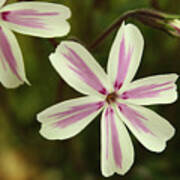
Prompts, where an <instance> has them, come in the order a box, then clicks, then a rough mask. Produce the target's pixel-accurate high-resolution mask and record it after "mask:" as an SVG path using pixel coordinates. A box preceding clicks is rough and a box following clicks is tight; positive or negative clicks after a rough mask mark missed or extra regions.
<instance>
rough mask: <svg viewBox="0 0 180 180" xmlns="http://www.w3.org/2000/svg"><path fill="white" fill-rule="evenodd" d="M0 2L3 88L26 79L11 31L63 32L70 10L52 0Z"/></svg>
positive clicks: (34, 33) (43, 34)
mask: <svg viewBox="0 0 180 180" xmlns="http://www.w3.org/2000/svg"><path fill="white" fill-rule="evenodd" d="M5 2H6V0H1V2H0V60H1V61H0V82H1V83H2V84H3V85H4V86H5V87H7V88H15V87H17V86H19V85H21V84H23V83H24V82H26V83H28V80H27V78H26V75H25V70H24V63H23V58H22V53H21V50H20V47H19V44H18V42H17V40H16V37H15V36H14V34H13V32H12V31H15V32H18V33H22V34H27V35H32V36H38V37H44V38H45V37H46V38H50V37H56V36H64V35H66V34H67V33H68V32H69V30H70V26H69V24H68V22H67V21H66V19H68V18H69V17H70V10H69V9H68V8H67V7H65V6H63V5H58V4H53V3H43V2H18V3H13V4H8V5H6V6H4V7H2V6H3V4H4V3H5Z"/></svg>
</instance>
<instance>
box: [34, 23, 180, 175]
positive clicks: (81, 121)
mask: <svg viewBox="0 0 180 180" xmlns="http://www.w3.org/2000/svg"><path fill="white" fill-rule="evenodd" d="M143 48H144V40H143V37H142V35H141V32H140V31H139V29H138V28H137V27H136V26H135V25H132V24H127V25H125V24H124V23H123V24H122V26H121V28H120V30H119V31H118V33H117V36H116V38H115V41H114V43H113V45H112V48H111V51H110V55H109V60H108V65H107V74H106V73H105V72H104V70H103V69H102V68H101V67H100V65H99V64H98V63H97V62H96V61H95V59H94V58H93V57H92V56H91V54H90V53H89V52H88V51H87V50H86V49H85V48H84V47H83V46H81V45H80V44H79V43H76V42H72V41H64V42H62V43H61V44H60V45H59V46H58V47H57V49H56V52H55V53H53V54H51V55H50V61H51V63H52V65H53V66H54V68H55V69H56V70H57V72H58V73H59V74H60V75H61V77H62V78H63V79H64V80H65V81H66V82H67V83H68V84H69V85H70V86H71V87H73V88H74V89H76V90H77V91H79V92H80V93H82V94H85V95H86V96H85V97H80V98H76V99H72V100H68V101H65V102H62V103H59V104H56V105H54V106H52V107H50V108H48V109H46V110H44V111H43V112H41V113H39V114H38V116H37V119H38V120H39V121H40V122H41V123H42V127H41V130H40V134H41V135H42V136H43V137H45V138H47V139H50V140H55V139H60V140H63V139H67V138H71V137H73V136H75V135H76V134H77V133H79V132H80V131H82V130H83V129H84V128H85V127H86V126H87V125H88V124H89V123H90V122H92V120H93V119H94V118H95V117H96V116H97V115H98V114H99V113H100V112H101V111H103V113H102V118H101V171H102V174H103V175H104V176H106V177H108V176H111V175H113V174H114V173H118V174H125V173H126V172H127V171H128V170H129V169H130V167H131V166H132V164H133V161H134V149H133V145H132V142H131V139H130V137H129V133H128V131H127V129H126V127H128V128H129V129H130V130H131V131H132V133H133V134H134V135H135V137H136V138H137V139H138V140H139V141H140V142H141V143H142V145H144V146H145V147H146V148H147V149H149V150H150V151H153V152H161V151H163V150H164V149H165V147H166V142H167V141H168V140H169V139H170V138H172V136H173V135H174V133H175V129H174V128H173V127H172V126H171V124H170V123H169V122H168V121H166V120H165V119H164V118H163V117H161V116H160V115H158V114H156V113H155V112H153V111H152V110H150V109H147V108H145V107H142V106H141V105H152V104H166V103H173V102H174V101H176V99H177V92H176V85H175V81H176V80H177V78H178V76H177V75H176V74H166V75H156V76H151V77H147V78H142V79H139V80H135V81H133V82H132V79H133V78H134V76H135V74H136V72H137V69H138V67H139V64H140V61H141V56H142V52H143Z"/></svg>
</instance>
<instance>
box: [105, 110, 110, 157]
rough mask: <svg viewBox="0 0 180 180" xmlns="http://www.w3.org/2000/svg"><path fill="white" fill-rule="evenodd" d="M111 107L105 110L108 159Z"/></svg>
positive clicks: (107, 153)
mask: <svg viewBox="0 0 180 180" xmlns="http://www.w3.org/2000/svg"><path fill="white" fill-rule="evenodd" d="M108 115H109V108H107V109H106V112H105V127H106V160H108V158H109V118H108Z"/></svg>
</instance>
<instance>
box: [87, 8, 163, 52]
mask: <svg viewBox="0 0 180 180" xmlns="http://www.w3.org/2000/svg"><path fill="white" fill-rule="evenodd" d="M129 17H137V18H139V17H147V18H151V19H153V18H154V19H158V20H162V19H164V17H163V16H162V14H161V13H160V12H158V11H155V10H149V9H137V10H132V11H128V12H126V13H124V14H123V15H121V16H120V17H119V18H118V19H117V20H115V21H114V22H113V23H112V24H111V25H110V26H109V27H108V28H107V29H105V31H104V32H103V33H101V34H100V35H99V36H98V37H97V38H96V39H95V41H94V42H93V43H92V44H91V45H90V46H89V49H94V48H95V47H96V46H98V45H99V44H100V43H101V42H102V41H103V40H104V39H105V38H106V37H107V36H108V35H109V34H110V33H111V32H112V31H114V30H115V29H116V28H117V27H119V26H120V25H121V23H122V22H123V21H124V20H125V19H127V18H129Z"/></svg>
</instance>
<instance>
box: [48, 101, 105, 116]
mask: <svg viewBox="0 0 180 180" xmlns="http://www.w3.org/2000/svg"><path fill="white" fill-rule="evenodd" d="M103 106H104V102H102V101H100V102H95V103H88V104H83V105H79V106H71V107H69V110H66V111H63V112H59V113H55V114H52V115H49V116H48V117H49V118H63V117H65V116H68V115H70V114H73V113H78V112H80V111H85V110H91V109H94V108H95V109H96V108H97V109H100V108H101V107H103Z"/></svg>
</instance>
